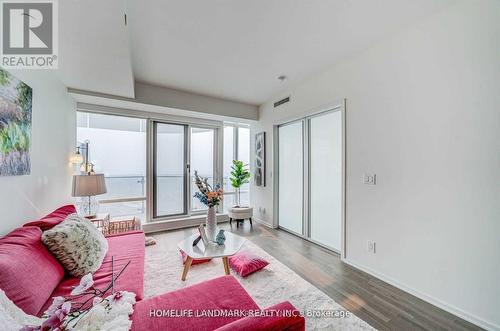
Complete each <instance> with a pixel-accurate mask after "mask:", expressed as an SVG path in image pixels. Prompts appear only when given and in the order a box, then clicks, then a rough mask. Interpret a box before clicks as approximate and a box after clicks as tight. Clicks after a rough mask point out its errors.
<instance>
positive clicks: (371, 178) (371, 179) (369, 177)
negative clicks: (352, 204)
mask: <svg viewBox="0 0 500 331" xmlns="http://www.w3.org/2000/svg"><path fill="white" fill-rule="evenodd" d="M363 184H365V185H375V184H377V175H376V174H363Z"/></svg>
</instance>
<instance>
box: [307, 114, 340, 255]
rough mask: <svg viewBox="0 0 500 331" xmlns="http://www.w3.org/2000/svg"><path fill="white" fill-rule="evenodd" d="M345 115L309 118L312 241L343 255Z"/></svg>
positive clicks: (323, 115) (325, 115)
mask: <svg viewBox="0 0 500 331" xmlns="http://www.w3.org/2000/svg"><path fill="white" fill-rule="evenodd" d="M342 155H343V153H342V113H341V112H340V111H336V112H330V113H326V114H322V115H318V116H315V117H311V118H310V119H309V174H310V175H309V185H310V186H309V187H310V190H309V192H310V193H309V194H310V198H309V202H310V205H309V206H310V207H309V210H310V211H309V215H310V238H311V239H312V240H313V241H316V242H318V243H320V244H323V245H326V246H328V247H330V248H333V249H334V250H336V251H338V252H340V250H341V240H342V239H341V238H342V203H343V199H342Z"/></svg>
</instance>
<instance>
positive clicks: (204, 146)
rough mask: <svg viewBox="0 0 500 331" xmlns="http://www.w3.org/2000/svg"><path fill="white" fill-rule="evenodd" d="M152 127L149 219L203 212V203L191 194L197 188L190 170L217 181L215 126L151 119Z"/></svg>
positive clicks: (204, 207) (177, 216) (213, 182)
mask: <svg viewBox="0 0 500 331" xmlns="http://www.w3.org/2000/svg"><path fill="white" fill-rule="evenodd" d="M152 130H153V139H152V140H153V156H154V160H153V192H152V201H153V214H152V219H153V221H155V220H162V219H167V220H168V219H170V218H174V219H178V218H179V217H183V216H190V215H195V214H200V213H204V212H205V211H206V210H207V207H206V206H205V205H203V204H201V203H200V202H199V201H198V200H197V199H195V198H194V197H193V195H194V193H195V192H196V191H197V190H198V188H197V187H196V184H195V181H194V174H195V171H197V172H198V174H199V175H200V176H201V177H203V178H208V183H209V184H210V185H214V184H217V183H218V182H220V181H219V180H218V179H217V177H216V169H217V166H218V165H217V157H216V155H217V153H216V151H217V147H216V146H217V138H218V128H216V127H208V126H207V127H204V126H201V125H191V124H177V123H167V122H158V121H153V122H152Z"/></svg>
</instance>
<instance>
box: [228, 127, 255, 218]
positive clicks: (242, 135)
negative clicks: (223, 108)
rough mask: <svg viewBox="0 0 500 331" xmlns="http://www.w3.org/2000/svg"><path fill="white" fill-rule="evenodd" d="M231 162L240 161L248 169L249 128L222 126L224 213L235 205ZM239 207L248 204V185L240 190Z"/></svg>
mask: <svg viewBox="0 0 500 331" xmlns="http://www.w3.org/2000/svg"><path fill="white" fill-rule="evenodd" d="M233 160H240V161H243V163H245V164H247V165H248V168H250V127H248V126H247V125H244V124H233V123H227V124H225V125H224V167H223V170H224V192H225V194H224V212H227V209H228V208H229V207H232V206H234V205H236V202H237V201H236V200H237V199H236V190H235V188H234V187H232V186H231V181H230V180H229V177H230V176H231V166H232V164H233V163H232V162H233ZM240 195H241V205H243V206H248V205H249V203H250V185H249V184H245V185H243V186H242V187H241V188H240Z"/></svg>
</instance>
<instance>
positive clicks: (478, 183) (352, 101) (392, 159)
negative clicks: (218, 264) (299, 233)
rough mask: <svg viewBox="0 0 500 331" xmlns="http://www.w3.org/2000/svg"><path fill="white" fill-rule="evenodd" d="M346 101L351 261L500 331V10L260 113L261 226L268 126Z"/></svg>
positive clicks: (441, 16)
mask: <svg viewBox="0 0 500 331" xmlns="http://www.w3.org/2000/svg"><path fill="white" fill-rule="evenodd" d="M325 42H326V41H325ZM339 46H340V45H339ZM285 95H291V100H292V101H291V102H290V103H289V104H287V105H285V106H282V107H280V108H278V109H276V110H274V109H273V107H272V102H273V101H275V100H277V99H278V98H279V97H281V96H285ZM342 98H346V99H347V108H346V109H347V127H346V133H347V169H346V170H347V210H346V211H347V259H348V262H350V263H352V264H355V265H357V266H358V267H361V268H363V269H365V270H368V271H370V272H371V273H373V274H376V275H378V276H379V277H381V278H383V279H385V280H388V281H390V282H392V283H393V284H397V285H398V286H400V287H402V288H404V289H406V290H408V291H411V292H412V293H414V294H417V295H419V296H420V297H422V298H425V299H426V300H428V301H431V302H433V303H434V304H437V305H439V306H441V307H445V308H446V309H448V310H450V311H452V312H454V313H455V314H457V315H461V316H463V317H465V318H467V319H469V320H471V321H475V322H476V323H479V324H481V325H483V326H485V327H487V328H490V329H500V308H499V307H500V285H499V279H500V263H499V260H500V258H499V252H500V240H499V233H500V199H499V198H500V2H498V1H496V0H482V1H464V2H459V3H457V4H456V5H454V6H452V7H450V8H448V9H446V10H445V11H443V12H440V13H438V14H436V15H435V16H432V17H430V18H428V19H426V20H425V21H423V22H421V23H420V24H419V25H417V26H413V27H409V28H408V30H406V31H404V32H400V33H399V34H397V35H395V36H392V37H390V38H388V39H386V40H384V41H383V42H381V43H378V44H377V45H374V46H373V47H371V48H370V49H367V50H365V51H364V52H362V53H361V54H358V55H357V56H354V57H351V58H349V59H347V60H345V61H343V62H341V63H339V64H337V65H335V66H333V67H332V68H330V69H329V70H325V71H323V72H320V73H317V74H316V75H314V76H312V77H310V78H309V79H308V80H306V81H304V82H301V83H300V84H298V85H296V86H295V87H294V88H291V89H290V90H288V91H284V92H283V93H282V94H280V95H277V96H276V97H275V98H273V99H272V100H269V102H267V103H266V104H264V105H263V106H261V108H260V123H259V124H257V125H254V126H253V128H252V133H253V134H255V133H257V132H259V131H262V130H265V131H266V132H267V139H268V140H267V147H268V153H267V162H268V163H267V183H268V186H267V187H265V188H259V187H252V190H253V191H252V204H253V206H254V208H255V210H256V211H257V215H256V216H257V218H258V219H261V220H263V221H265V222H268V223H269V224H272V223H273V219H272V215H273V210H272V208H273V206H272V201H273V188H272V169H273V167H272V143H273V142H272V138H273V135H272V125H273V124H276V123H279V122H281V121H283V119H286V118H290V117H294V116H298V115H301V114H305V113H307V112H308V110H310V109H314V108H317V107H319V106H321V105H325V104H329V103H331V102H334V101H336V100H339V99H342ZM364 172H368V173H370V172H373V173H376V174H377V179H378V183H377V185H376V186H369V185H363V184H362V175H363V173H364ZM259 207H264V208H265V209H266V212H265V214H264V213H259V212H258V209H259ZM274 225H276V224H274ZM367 240H374V241H376V243H377V253H376V254H375V255H374V254H370V253H368V252H367V249H366V246H367Z"/></svg>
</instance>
